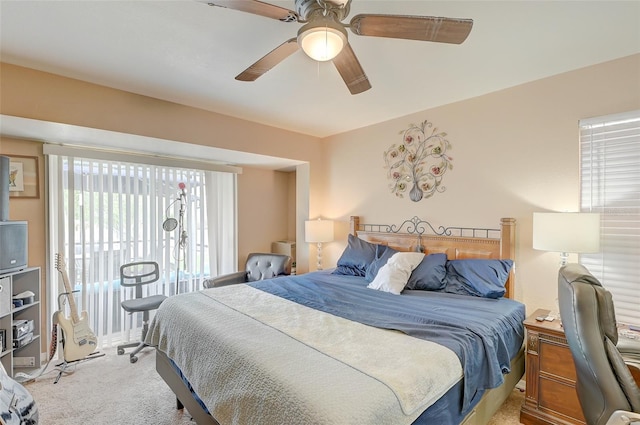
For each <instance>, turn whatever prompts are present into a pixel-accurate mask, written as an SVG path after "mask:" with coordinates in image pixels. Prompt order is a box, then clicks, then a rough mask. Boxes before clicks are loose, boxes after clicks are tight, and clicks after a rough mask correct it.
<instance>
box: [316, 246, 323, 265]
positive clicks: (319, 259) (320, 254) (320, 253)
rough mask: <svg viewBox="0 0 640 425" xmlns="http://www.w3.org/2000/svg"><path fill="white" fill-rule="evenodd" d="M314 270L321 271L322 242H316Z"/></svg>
mask: <svg viewBox="0 0 640 425" xmlns="http://www.w3.org/2000/svg"><path fill="white" fill-rule="evenodd" d="M316 269H318V270H322V242H318V256H317V259H316Z"/></svg>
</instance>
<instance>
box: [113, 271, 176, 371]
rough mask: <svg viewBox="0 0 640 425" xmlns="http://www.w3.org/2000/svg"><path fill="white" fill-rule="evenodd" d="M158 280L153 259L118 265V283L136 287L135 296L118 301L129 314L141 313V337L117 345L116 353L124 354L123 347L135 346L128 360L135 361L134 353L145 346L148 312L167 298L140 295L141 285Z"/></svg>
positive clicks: (158, 276) (136, 358)
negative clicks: (134, 340) (136, 340)
mask: <svg viewBox="0 0 640 425" xmlns="http://www.w3.org/2000/svg"><path fill="white" fill-rule="evenodd" d="M158 280H160V269H159V267H158V263H156V262H155V261H138V262H135V263H129V264H124V265H122V266H121V267H120V285H121V286H123V287H125V288H127V287H135V288H136V291H135V292H136V296H135V298H132V299H130V300H124V301H122V302H121V303H120V305H121V306H122V308H123V309H124V310H125V311H126V312H127V313H129V314H133V313H140V312H141V313H142V321H143V325H142V338H141V340H140V341H139V342H131V343H128V344H122V345H118V354H120V355H122V354H124V349H125V348H130V347H136V349H135V350H133V351H132V352H131V353H129V361H130V362H131V363H135V362H137V361H138V357H137V356H136V354H138V353H139V352H140V350H142V349H143V348H145V347H146V346H147V344H145V343H144V338H145V337H146V336H147V331H148V330H149V312H150V311H152V310H156V309H157V308H158V307H160V304H162V302H163V301H164V300H166V299H167V297H166V296H164V295H150V296H148V297H143V296H142V287H143V286H144V285H148V284H150V283H153V282H157V281H158Z"/></svg>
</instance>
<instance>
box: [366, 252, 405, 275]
mask: <svg viewBox="0 0 640 425" xmlns="http://www.w3.org/2000/svg"><path fill="white" fill-rule="evenodd" d="M396 252H398V251H396V250H395V249H393V248H391V247H390V246H386V245H377V246H376V257H375V258H374V260H373V261H372V262H371V264H369V267H367V272H366V274H365V275H364V278H365V279H366V280H367V282H372V281H373V279H375V277H376V275H377V274H378V271H379V270H380V268H381V267H382V266H384V265H385V264H387V261H389V258H391V257H392V256H393V254H395V253H396Z"/></svg>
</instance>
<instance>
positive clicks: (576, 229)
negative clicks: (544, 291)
mask: <svg viewBox="0 0 640 425" xmlns="http://www.w3.org/2000/svg"><path fill="white" fill-rule="evenodd" d="M533 249H538V250H541V251H555V252H560V253H561V254H560V265H561V266H564V265H566V264H567V258H568V256H569V253H570V252H572V253H576V254H580V253H589V252H598V251H599V249H600V214H597V213H579V212H553V213H533Z"/></svg>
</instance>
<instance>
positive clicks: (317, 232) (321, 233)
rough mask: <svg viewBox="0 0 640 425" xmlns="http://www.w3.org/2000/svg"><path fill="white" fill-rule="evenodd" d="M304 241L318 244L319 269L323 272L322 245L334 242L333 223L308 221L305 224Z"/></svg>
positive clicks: (328, 221) (318, 220) (329, 221)
mask: <svg viewBox="0 0 640 425" xmlns="http://www.w3.org/2000/svg"><path fill="white" fill-rule="evenodd" d="M304 235H305V237H304V239H305V241H306V242H309V243H317V244H318V259H317V264H316V266H317V269H318V270H322V243H323V242H331V241H332V240H333V221H331V220H320V219H317V220H308V221H305V223H304Z"/></svg>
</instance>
